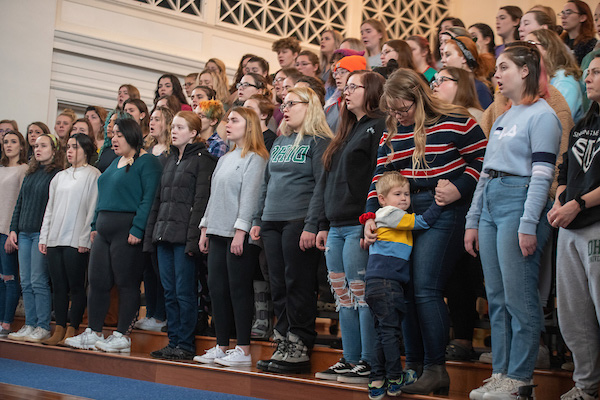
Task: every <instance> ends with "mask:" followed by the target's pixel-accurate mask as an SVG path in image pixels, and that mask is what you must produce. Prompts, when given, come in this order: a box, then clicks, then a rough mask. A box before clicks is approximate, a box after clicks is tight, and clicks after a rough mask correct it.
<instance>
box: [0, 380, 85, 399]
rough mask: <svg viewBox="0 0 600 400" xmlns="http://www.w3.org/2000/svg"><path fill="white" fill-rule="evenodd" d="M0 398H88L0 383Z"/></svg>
mask: <svg viewBox="0 0 600 400" xmlns="http://www.w3.org/2000/svg"><path fill="white" fill-rule="evenodd" d="M0 399H2V400H86V399H87V397H79V396H71V395H70V394H62V393H56V392H48V391H46V390H38V389H32V388H28V387H24V386H16V385H9V384H7V383H0Z"/></svg>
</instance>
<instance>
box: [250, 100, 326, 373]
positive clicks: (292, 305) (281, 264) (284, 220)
mask: <svg viewBox="0 0 600 400" xmlns="http://www.w3.org/2000/svg"><path fill="white" fill-rule="evenodd" d="M281 109H282V111H283V115H284V117H283V119H284V120H283V122H282V123H281V126H280V130H281V132H282V135H281V136H279V137H278V138H277V139H276V140H275V143H273V147H272V148H271V157H270V159H269V162H268V164H267V169H266V172H265V180H264V182H263V185H262V188H261V196H260V200H259V206H258V208H257V210H258V212H257V214H256V216H255V218H254V223H253V227H252V229H251V230H250V236H251V237H252V239H253V240H258V239H259V238H261V237H262V239H263V243H264V246H265V255H266V256H267V263H268V265H269V280H270V284H271V294H272V298H273V305H274V311H275V315H276V316H277V324H276V325H275V330H274V337H275V342H276V343H277V344H278V345H277V349H276V350H275V352H274V353H273V356H272V357H271V359H270V360H262V361H259V362H258V364H257V366H258V368H259V369H262V370H268V371H271V372H278V373H298V372H308V371H310V358H309V355H308V353H309V349H311V348H312V347H313V345H314V342H315V338H316V332H315V318H316V314H317V295H316V291H315V288H316V286H317V283H316V268H317V264H318V259H319V251H318V250H317V249H316V248H315V241H316V237H317V233H318V219H319V215H320V213H321V207H320V203H319V201H318V197H317V196H316V190H315V187H316V184H317V182H318V181H319V179H320V178H321V175H322V173H323V163H322V160H321V158H322V156H323V152H324V150H325V148H326V147H327V145H328V144H329V140H330V139H331V138H332V137H333V135H332V134H331V131H330V129H329V127H328V126H327V122H326V121H325V115H324V113H323V109H322V108H321V102H320V101H319V98H318V97H317V95H316V94H315V93H314V92H313V91H312V89H310V88H293V89H290V90H289V92H288V94H287V96H286V97H285V101H284V103H283V104H282V105H281ZM282 204H285V207H282Z"/></svg>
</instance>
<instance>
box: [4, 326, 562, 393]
mask: <svg viewBox="0 0 600 400" xmlns="http://www.w3.org/2000/svg"><path fill="white" fill-rule="evenodd" d="M111 332H112V329H105V332H104V334H105V335H108V334H110V333H111ZM167 343H168V339H167V337H166V334H165V333H157V332H147V331H138V330H134V332H133V334H132V353H131V354H128V355H115V354H106V353H101V352H95V351H85V350H74V349H69V348H63V347H54V346H44V345H38V344H30V343H22V342H14V341H8V340H0V357H4V358H9V359H14V360H19V361H27V362H33V363H38V364H43V365H49V366H54V367H60V368H69V369H75V370H80V371H86V372H94V373H101V374H107V375H113V376H121V377H124V378H132V379H139V380H144V381H149V382H156V383H164V384H170V385H176V386H182V387H188V388H192V389H201V390H209V391H215V392H222V393H231V394H237V395H242V396H251V397H258V398H263V399H274V400H279V399H282V398H286V399H289V400H296V399H297V400H304V399H309V398H314V399H328V400H329V399H331V400H334V399H344V400H353V399H361V400H364V399H365V398H366V395H367V393H366V385H353V384H342V383H338V382H331V381H323V380H317V379H315V378H314V373H315V372H317V371H321V370H324V369H326V368H327V367H329V366H330V365H332V364H333V363H335V362H336V361H337V360H338V359H339V358H340V356H341V352H340V351H339V350H333V349H330V348H326V347H322V346H317V347H315V349H314V350H313V353H312V357H311V361H312V373H311V374H306V375H295V376H284V375H278V374H271V373H265V372H262V371H259V370H257V369H256V368H255V367H247V368H231V367H220V366H215V365H201V364H197V363H194V362H172V361H165V360H155V359H152V358H150V357H149V355H148V354H149V353H150V352H151V351H153V350H156V349H160V348H162V347H164V346H166V345H167ZM231 344H232V345H234V344H235V341H232V343H231ZM214 345H215V341H214V338H210V337H204V336H197V337H196V347H197V349H198V354H202V352H203V350H204V349H209V348H210V347H212V346H214ZM273 350H274V349H273V347H272V346H271V344H270V343H268V342H253V343H252V346H251V353H252V359H253V360H254V361H257V360H260V359H268V358H269V357H270V356H271V354H272V353H273ZM447 369H448V373H449V374H450V378H451V387H450V395H449V396H448V397H433V396H409V395H403V396H402V397H403V398H406V399H448V398H450V399H465V398H468V393H469V392H470V391H471V390H472V389H473V388H475V387H478V386H480V385H481V382H482V381H483V379H486V378H488V377H489V376H490V374H491V366H490V365H487V364H481V363H475V362H466V363H463V362H452V361H450V362H448V363H447ZM534 381H535V383H536V384H537V385H538V388H536V394H537V398H538V399H543V400H550V399H558V398H560V394H562V393H564V392H566V391H568V390H569V389H570V388H571V387H572V385H573V383H572V381H571V375H570V374H569V373H566V372H563V371H550V370H536V372H535V377H534ZM2 398H3V397H2ZM31 398H37V397H31ZM42 398H43V397H42Z"/></svg>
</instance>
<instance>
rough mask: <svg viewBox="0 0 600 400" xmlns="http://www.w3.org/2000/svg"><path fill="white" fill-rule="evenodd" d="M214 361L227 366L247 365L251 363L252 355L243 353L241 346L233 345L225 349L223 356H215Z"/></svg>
mask: <svg viewBox="0 0 600 400" xmlns="http://www.w3.org/2000/svg"><path fill="white" fill-rule="evenodd" d="M215 363H217V364H221V365H225V366H227V367H247V366H251V365H252V356H251V355H250V354H248V355H246V354H244V350H242V348H241V347H239V346H235V349H232V350H227V352H226V356H225V357H221V358H215Z"/></svg>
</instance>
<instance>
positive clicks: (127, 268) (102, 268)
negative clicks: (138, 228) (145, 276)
mask: <svg viewBox="0 0 600 400" xmlns="http://www.w3.org/2000/svg"><path fill="white" fill-rule="evenodd" d="M134 216H135V214H134V213H124V212H112V211H100V213H99V214H98V219H97V220H96V230H97V231H98V234H97V235H96V238H95V239H94V243H93V244H92V250H91V253H90V265H89V281H90V287H89V295H88V314H89V325H90V328H92V330H93V331H95V332H101V331H102V326H103V325H104V318H105V317H106V313H107V312H108V308H109V306H110V290H111V289H112V287H113V285H117V289H118V290H119V322H118V324H117V331H118V332H120V333H122V334H127V333H129V331H130V330H131V328H132V326H133V323H134V320H135V318H136V316H137V313H138V311H139V307H140V284H141V281H142V272H143V263H142V244H141V243H140V244H138V245H135V246H132V245H130V244H129V243H127V238H128V237H129V230H130V229H131V223H132V221H133V217H134Z"/></svg>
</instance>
